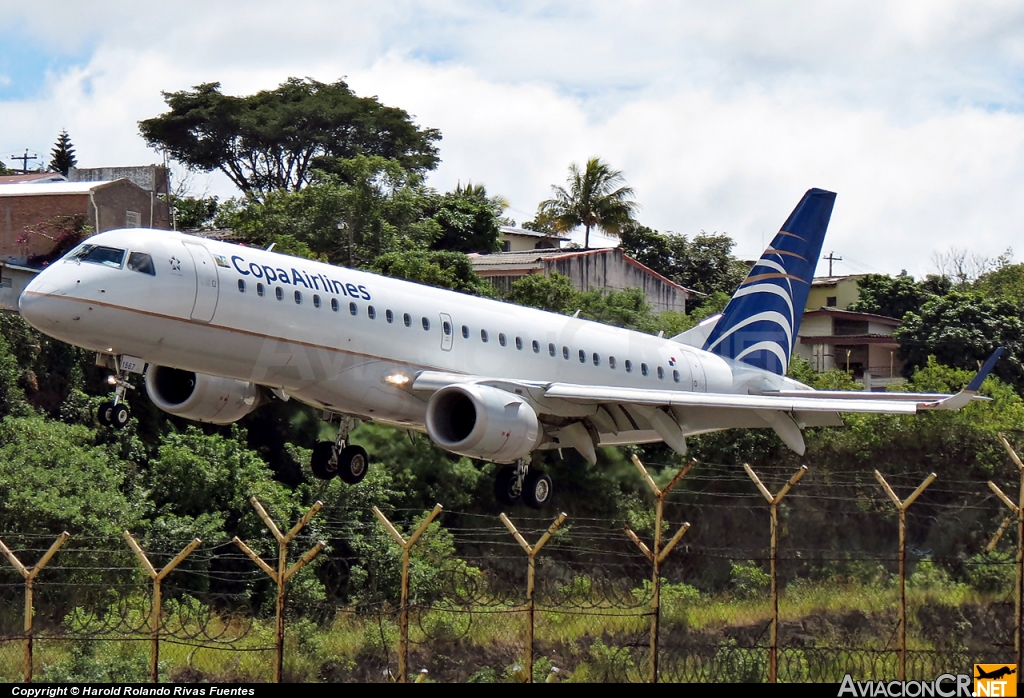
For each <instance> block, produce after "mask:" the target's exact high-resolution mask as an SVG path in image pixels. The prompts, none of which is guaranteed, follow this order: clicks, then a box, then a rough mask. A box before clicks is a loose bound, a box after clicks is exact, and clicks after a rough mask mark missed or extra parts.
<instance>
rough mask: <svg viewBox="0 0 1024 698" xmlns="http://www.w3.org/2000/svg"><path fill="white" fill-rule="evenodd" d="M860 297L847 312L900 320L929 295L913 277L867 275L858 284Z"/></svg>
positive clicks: (915, 308) (919, 305) (918, 306)
mask: <svg viewBox="0 0 1024 698" xmlns="http://www.w3.org/2000/svg"><path fill="white" fill-rule="evenodd" d="M857 288H858V289H859V290H860V295H859V297H858V298H857V300H856V301H854V302H853V303H851V304H850V307H849V308H848V310H855V311H857V312H859V313H874V314H875V315H885V316H886V317H892V318H896V319H897V320H899V319H901V318H902V317H903V316H904V315H906V314H907V313H909V312H911V311H913V310H918V309H919V308H920V307H921V304H922V303H924V302H925V300H927V299H928V298H929V296H930V295H931V294H930V293H929V292H928V291H927V290H926V289H925V288H924V287H922V286H921V284H919V283H917V282H916V281H914V277H912V276H905V275H900V276H888V275H886V274H868V275H867V276H865V277H863V278H862V279H859V280H858V281H857Z"/></svg>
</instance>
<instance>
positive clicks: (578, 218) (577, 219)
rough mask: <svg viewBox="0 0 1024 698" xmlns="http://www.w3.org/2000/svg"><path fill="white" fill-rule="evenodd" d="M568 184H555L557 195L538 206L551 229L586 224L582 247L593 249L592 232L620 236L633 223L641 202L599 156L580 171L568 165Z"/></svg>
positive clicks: (577, 166) (559, 229)
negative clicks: (591, 242) (596, 230)
mask: <svg viewBox="0 0 1024 698" xmlns="http://www.w3.org/2000/svg"><path fill="white" fill-rule="evenodd" d="M567 185H568V186H567V187H562V186H558V185H552V187H551V190H552V192H553V194H554V196H553V197H552V198H550V199H547V200H545V201H542V202H541V203H540V206H539V207H538V209H537V212H538V218H540V219H541V225H543V222H544V221H549V222H550V224H551V226H552V228H553V229H554V230H555V231H557V232H560V233H565V232H568V231H570V230H572V229H573V228H578V227H581V226H582V227H583V229H584V230H585V233H584V235H585V236H584V242H583V248H584V249H590V231H591V229H592V228H600V229H601V230H603V231H604V232H606V233H608V234H611V235H618V234H619V232H620V231H621V230H622V227H623V226H625V225H627V224H629V223H631V222H632V221H633V219H634V216H635V215H636V212H637V209H638V208H639V205H638V204H637V203H636V202H635V201H633V188H632V187H628V186H626V185H625V179H624V178H623V176H622V172H621V171H620V170H613V169H612V168H611V167H609V166H608V164H607V163H604V162H601V160H600V158H590V159H589V160H587V164H586V166H585V167H584V168H583V169H582V170H580V168H579V165H577V164H576V163H573V164H571V165H569V179H568V181H567Z"/></svg>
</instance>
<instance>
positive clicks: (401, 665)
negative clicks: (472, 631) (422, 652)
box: [373, 504, 444, 683]
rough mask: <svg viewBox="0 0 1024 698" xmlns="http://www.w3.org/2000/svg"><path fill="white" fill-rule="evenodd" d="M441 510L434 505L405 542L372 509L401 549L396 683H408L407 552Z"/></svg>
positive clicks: (393, 528) (396, 531)
mask: <svg viewBox="0 0 1024 698" xmlns="http://www.w3.org/2000/svg"><path fill="white" fill-rule="evenodd" d="M442 509H444V507H442V506H441V505H440V504H435V505H434V508H433V509H432V510H431V512H430V513H429V514H427V518H425V519H424V520H423V523H421V524H420V525H419V528H417V529H416V530H415V531H414V532H413V534H412V535H411V536H409V538H408V540H406V539H405V538H403V537H402V534H401V533H399V532H398V529H397V528H395V527H394V526H392V525H391V522H390V521H388V518H387V517H386V516H384V514H382V513H381V512H380V509H378V508H377V507H373V514H374V516H376V517H377V519H379V520H380V522H381V523H382V524H384V528H386V529H387V531H388V533H390V534H391V537H392V538H394V539H395V542H396V543H398V546H399V547H400V548H401V549H402V605H401V608H400V610H399V614H398V683H408V681H409V676H408V673H409V671H408V664H409V551H410V550H412V546H413V545H414V544H415V543H416V541H417V540H419V538H420V536H422V535H423V532H424V531H426V530H427V526H429V525H430V522H431V521H433V520H434V519H435V518H437V515H438V514H440V513H441V510H442Z"/></svg>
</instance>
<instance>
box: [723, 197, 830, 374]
mask: <svg viewBox="0 0 1024 698" xmlns="http://www.w3.org/2000/svg"><path fill="white" fill-rule="evenodd" d="M835 200H836V195H835V194H834V193H832V192H830V191H824V190H822V189H811V190H810V191H808V192H807V193H806V194H804V198H802V199H801V200H800V203H799V204H797V205H796V208H795V209H793V213H791V214H789V218H788V219H786V222H785V223H783V225H782V229H781V230H779V233H778V235H776V236H775V239H774V240H772V244H771V245H769V246H768V249H766V250H765V251H764V254H762V255H761V259H759V260H758V261H757V264H755V265H754V267H753V269H751V270H750V274H749V275H748V276H747V278H746V279H745V280H744V281H743V283H742V284H740V287H739V289H738V290H737V291H736V293H735V294H734V295H733V297H732V300H731V301H729V305H727V306H726V307H725V311H724V312H723V313H722V317H721V318H720V319H719V321H718V323H717V324H716V325H715V329H714V330H713V331H712V332H711V334H710V335H709V336H708V339H707V341H706V342H704V350H705V351H710V352H712V353H714V354H718V355H719V356H722V357H725V358H729V359H735V360H736V361H742V362H744V363H747V364H750V365H751V366H755V367H757V368H762V369H764V370H766V371H771V372H772V373H777V374H780V375H781V374H784V373H785V372H786V369H787V368H788V367H789V357H790V354H791V353H792V351H793V344H794V342H796V333H797V330H798V329H800V320H801V318H802V317H803V312H804V306H805V305H806V304H807V294H808V293H809V292H810V290H811V281H812V279H813V277H814V267H815V265H817V263H818V257H819V256H820V255H821V243H822V241H823V240H824V239H825V230H826V229H827V228H828V221H829V218H830V217H831V216H832V205H833V204H834V203H835Z"/></svg>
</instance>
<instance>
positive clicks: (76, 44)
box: [0, 0, 1024, 274]
mask: <svg viewBox="0 0 1024 698" xmlns="http://www.w3.org/2000/svg"><path fill="white" fill-rule="evenodd" d="M142 7H143V6H140V5H138V4H137V3H128V2H98V3H90V4H89V6H88V7H85V6H82V5H81V4H80V3H70V2H69V3H32V4H31V5H29V4H21V5H16V6H15V7H13V8H11V11H10V12H11V14H10V15H9V16H10V17H11V18H12V19H10V20H9V21H17V22H20V26H21V27H22V28H23V29H24V31H26V32H30V33H34V34H36V35H37V36H38V38H39V41H40V42H42V43H43V44H44V45H46V46H47V47H48V49H49V50H52V51H68V52H70V51H74V50H82V47H86V46H88V47H91V50H90V57H89V59H88V61H87V62H86V63H85V64H84V65H81V66H77V67H75V68H72V69H69V70H66V71H64V72H61V73H59V74H51V75H49V76H48V78H47V82H46V85H45V86H43V87H42V89H41V90H40V92H39V94H38V96H36V97H35V98H32V99H27V100H23V101H19V102H0V121H2V122H3V123H4V124H5V129H4V133H5V140H6V141H7V143H4V144H2V145H3V146H5V147H7V146H8V145H10V147H16V145H17V143H18V142H24V144H25V145H31V146H33V147H36V148H40V147H43V146H45V147H47V148H48V147H49V145H48V144H52V142H53V140H54V138H55V137H56V134H57V132H58V131H59V130H60V129H61V128H65V127H66V128H67V129H68V130H69V131H70V133H71V135H72V138H73V141H74V143H75V145H76V147H77V149H78V155H79V160H80V162H81V163H82V164H83V165H110V164H122V163H139V164H141V163H147V162H152V161H154V160H156V159H157V158H158V156H157V155H156V154H155V153H153V152H152V151H149V150H147V149H146V148H145V145H144V144H143V142H142V140H141V138H140V137H139V136H138V130H137V125H136V124H137V122H138V120H140V119H143V118H147V117H149V116H152V115H155V114H157V113H160V112H161V111H162V110H163V107H164V105H163V102H162V99H161V97H160V94H159V93H160V90H178V89H184V88H187V87H189V86H191V85H194V84H198V83H200V82H207V81H220V82H222V83H223V85H224V89H225V91H227V92H232V93H238V94H245V93H250V92H252V91H255V90H258V89H266V88H272V87H274V86H275V85H277V84H278V83H280V82H281V81H282V80H284V79H285V78H286V77H289V76H292V75H295V76H311V77H315V78H317V79H320V80H334V79H337V78H339V77H341V76H347V79H348V81H349V83H350V84H351V85H352V87H353V88H354V89H355V90H356V91H357V92H358V93H359V94H368V95H379V96H380V98H381V100H382V101H384V102H385V103H387V104H391V105H395V106H400V107H402V108H405V109H406V110H408V111H409V112H410V113H412V114H414V115H415V116H416V118H417V121H418V122H419V123H421V124H422V125H426V126H432V127H437V128H439V129H441V131H442V133H443V134H444V139H443V140H442V142H441V143H440V148H441V157H442V159H443V162H442V165H441V167H440V168H439V169H438V171H437V172H436V173H434V174H433V175H432V177H431V182H432V184H434V186H437V187H439V188H442V189H445V188H449V187H451V186H454V184H455V183H456V182H457V181H459V180H461V181H463V182H465V181H467V180H473V181H474V182H482V183H484V184H486V185H487V187H488V190H489V191H491V192H492V193H501V194H503V195H504V196H506V197H507V198H509V199H510V201H511V203H512V207H513V210H512V212H511V215H512V216H513V217H514V218H516V219H517V220H520V221H523V220H526V219H528V218H530V217H531V216H532V214H533V211H534V209H535V207H536V204H537V202H538V201H540V200H541V199H543V198H546V197H547V196H548V195H549V193H550V185H551V184H553V183H561V182H562V181H563V180H564V177H565V173H566V169H567V166H568V164H569V163H570V162H572V161H575V162H582V161H583V160H585V159H586V158H588V157H591V156H595V155H597V156H601V157H602V158H604V159H606V160H607V161H609V162H610V163H611V164H612V165H613V166H614V167H617V168H620V169H622V170H624V172H625V175H626V177H627V179H628V181H629V183H630V184H632V185H633V187H634V188H635V189H636V192H637V196H638V199H639V200H640V202H641V204H642V205H643V209H642V219H643V221H644V222H645V223H647V224H648V225H651V226H652V227H655V228H658V229H661V230H673V231H677V232H680V233H688V234H692V233H695V232H697V231H699V230H701V229H704V230H708V231H712V230H718V231H725V232H728V233H729V234H731V235H733V236H734V237H735V238H736V239H737V241H738V242H739V247H738V252H739V253H740V254H741V255H744V256H754V255H756V254H757V253H758V252H759V249H760V246H761V243H762V236H764V238H765V239H767V238H769V237H770V236H771V234H772V233H773V232H774V231H775V230H776V229H777V228H778V226H779V224H780V223H781V222H782V221H783V220H784V219H785V217H786V215H788V213H789V211H790V209H791V208H792V206H793V205H794V204H795V203H796V201H797V199H798V198H799V196H800V194H801V193H802V192H803V191H804V190H805V189H807V188H809V187H811V186H821V187H825V188H832V189H834V190H836V191H838V192H839V199H838V201H837V205H836V210H835V214H834V216H833V223H832V228H831V231H830V235H829V239H828V240H827V241H826V249H834V250H835V251H836V253H837V254H839V255H842V256H844V257H845V258H847V259H848V260H857V263H856V264H852V265H844V264H840V265H839V266H838V267H837V270H840V271H854V270H863V269H864V268H873V269H881V270H885V271H890V272H895V271H899V269H901V268H906V269H908V270H909V271H910V272H911V273H915V274H922V273H924V272H926V271H928V270H929V268H930V266H931V264H930V259H929V257H930V255H931V253H932V251H934V250H944V249H947V248H948V247H950V246H952V245H957V246H970V247H971V248H972V249H973V250H975V251H977V252H979V253H981V254H985V255H995V254H998V253H999V252H1001V251H1002V250H1003V249H1005V247H1007V246H1008V245H1013V246H1016V247H1018V248H1021V249H1024V231H1022V229H1021V223H1020V221H1021V220H1024V215H1022V214H1024V191H1022V189H1024V165H1022V164H1021V163H1024V157H1022V156H1024V116H1022V114H1021V94H1020V91H1019V85H1020V84H1021V80H1022V78H1024V31H1022V30H1024V6H1021V5H1020V4H1019V3H1015V2H1013V3H1012V2H999V1H995V0H992V1H988V2H978V1H974V2H970V3H967V2H954V1H952V0H947V1H945V2H924V0H921V1H920V2H908V3H899V4H892V3H883V2H852V3H838V4H837V3H824V2H821V3H813V4H811V3H805V2H777V1H776V2H768V1H767V0H763V1H758V2H749V1H748V2H736V3H725V4H721V3H720V4H716V5H709V4H706V3H695V2H694V3H682V4H679V5H673V6H672V7H667V6H666V5H665V4H664V3H654V2H634V3H626V4H623V3H610V2H596V3H590V4H587V5H572V6H570V7H572V8H575V9H571V10H566V9H565V6H563V5H557V4H551V3H540V2H528V3H525V4H524V5H522V6H519V5H514V6H509V5H505V4H504V3H491V4H478V3H455V2H434V3H430V4H424V3H418V2H400V3H369V2H349V3H326V2H309V1H307V2H297V3H291V4H289V5H288V6H287V9H284V6H282V5H281V4H280V3H278V2H270V1H269V0H255V1H253V2H248V3H208V2H206V3H197V2H182V3H179V5H177V6H176V7H175V10H174V13H173V17H162V18H161V23H160V31H159V32H154V31H153V30H152V29H153V22H154V21H155V18H154V15H153V14H152V11H151V10H149V9H148V8H147V9H141V8H142ZM197 186H198V187H199V188H200V189H202V188H203V187H204V186H205V183H204V182H203V181H202V179H201V178H200V179H199V180H198V181H197ZM211 186H212V187H213V188H214V191H215V192H216V193H220V194H222V195H223V194H225V193H230V190H229V189H227V186H226V185H225V183H224V182H223V180H222V179H218V178H213V180H212V184H211Z"/></svg>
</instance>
